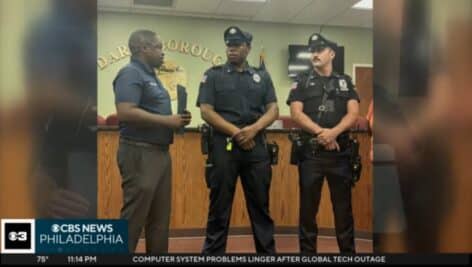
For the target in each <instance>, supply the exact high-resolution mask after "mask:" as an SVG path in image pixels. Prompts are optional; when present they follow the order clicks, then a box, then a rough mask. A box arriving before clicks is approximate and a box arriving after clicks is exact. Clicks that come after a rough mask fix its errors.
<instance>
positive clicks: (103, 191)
mask: <svg viewBox="0 0 472 267" xmlns="http://www.w3.org/2000/svg"><path fill="white" fill-rule="evenodd" d="M118 135H119V134H118V132H117V131H100V132H99V133H98V153H99V154H98V217H99V218H118V217H119V215H120V208H121V204H122V192H121V177H120V174H119V171H118V167H117V165H116V151H117V149H118V138H119V137H118ZM357 138H358V139H359V141H360V143H361V153H362V159H363V165H364V169H363V173H362V177H361V180H360V182H359V183H358V184H357V185H356V186H355V188H354V190H353V210H354V220H355V226H356V230H357V231H363V232H372V167H371V163H370V162H368V158H369V157H368V155H369V149H370V139H369V136H368V135H367V134H366V133H358V134H357ZM268 139H269V140H274V141H276V142H277V143H278V144H279V146H280V152H279V164H278V165H276V166H274V167H273V175H272V184H271V192H270V212H271V215H272V218H273V219H274V221H275V224H276V226H288V227H296V226H297V225H298V206H299V203H298V202H299V194H298V171H297V168H296V166H294V165H290V164H289V158H290V146H291V143H290V141H289V140H288V137H287V134H286V133H269V134H268ZM174 140H175V142H174V144H173V145H172V146H171V151H170V153H171V155H172V168H173V169H172V171H173V177H172V214H171V226H170V227H171V229H174V230H176V229H197V228H205V226H206V221H207V212H208V194H209V190H208V189H207V187H206V184H205V179H204V160H205V157H204V156H203V155H202V154H201V152H200V134H199V133H197V132H186V133H185V135H183V136H180V135H177V136H176V137H175V139H174ZM245 205H246V204H245V200H244V195H243V193H242V188H241V184H240V182H238V186H237V189H236V194H235V199H234V203H233V212H232V216H231V226H236V227H249V226H250V224H249V219H248V213H247V210H246V206H245ZM318 225H319V227H321V228H334V219H333V213H332V206H331V201H330V198H329V190H328V186H327V183H326V182H325V184H324V188H323V194H322V200H321V204H320V210H319V214H318Z"/></svg>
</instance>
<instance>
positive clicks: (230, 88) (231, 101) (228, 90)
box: [215, 82, 240, 110]
mask: <svg viewBox="0 0 472 267" xmlns="http://www.w3.org/2000/svg"><path fill="white" fill-rule="evenodd" d="M239 99H240V92H238V90H237V88H236V85H235V84H234V83H232V82H222V83H220V84H219V85H217V86H216V88H215V107H216V108H217V109H220V110H221V109H224V110H226V109H230V110H231V109H235V108H236V109H239Z"/></svg>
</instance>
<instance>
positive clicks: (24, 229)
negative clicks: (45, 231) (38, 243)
mask: <svg viewBox="0 0 472 267" xmlns="http://www.w3.org/2000/svg"><path fill="white" fill-rule="evenodd" d="M1 223H2V229H1V233H2V236H1V238H2V253H3V254H20V253H21V254H28V253H34V252H35V248H34V246H35V240H34V239H35V229H34V228H35V223H34V219H2V221H1Z"/></svg>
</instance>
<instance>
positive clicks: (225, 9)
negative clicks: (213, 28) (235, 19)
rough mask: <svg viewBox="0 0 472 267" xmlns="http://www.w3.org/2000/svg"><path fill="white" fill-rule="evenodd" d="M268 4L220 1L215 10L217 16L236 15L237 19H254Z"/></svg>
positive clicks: (230, 0)
mask: <svg viewBox="0 0 472 267" xmlns="http://www.w3.org/2000/svg"><path fill="white" fill-rule="evenodd" d="M266 4H269V2H240V1H232V0H224V1H221V3H220V5H219V6H218V9H217V10H216V13H217V15H225V14H227V15H236V16H239V17H247V18H252V17H254V16H255V15H256V14H257V13H258V12H259V10H260V9H261V8H262V7H263V6H264V5H266Z"/></svg>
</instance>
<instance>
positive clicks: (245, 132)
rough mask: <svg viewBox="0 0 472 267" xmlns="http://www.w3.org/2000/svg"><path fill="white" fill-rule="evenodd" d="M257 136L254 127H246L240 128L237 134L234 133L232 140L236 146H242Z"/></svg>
mask: <svg viewBox="0 0 472 267" xmlns="http://www.w3.org/2000/svg"><path fill="white" fill-rule="evenodd" d="M256 134H257V129H256V128H255V127H254V126H251V125H250V126H246V127H244V128H242V129H241V130H240V131H239V132H238V133H236V134H235V135H234V136H233V139H235V140H236V141H237V142H238V144H240V145H241V144H243V143H245V142H248V141H249V140H252V139H254V137H255V136H256Z"/></svg>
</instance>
